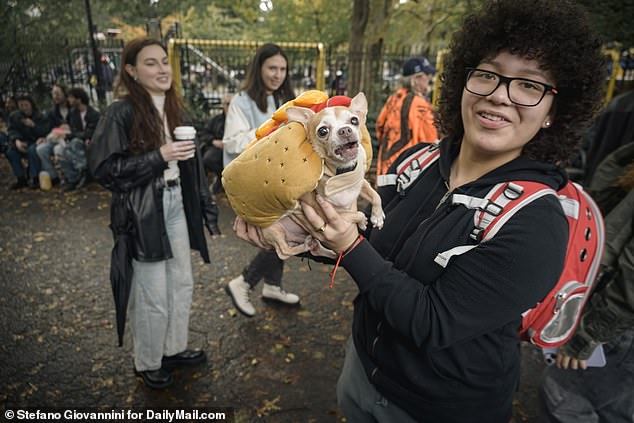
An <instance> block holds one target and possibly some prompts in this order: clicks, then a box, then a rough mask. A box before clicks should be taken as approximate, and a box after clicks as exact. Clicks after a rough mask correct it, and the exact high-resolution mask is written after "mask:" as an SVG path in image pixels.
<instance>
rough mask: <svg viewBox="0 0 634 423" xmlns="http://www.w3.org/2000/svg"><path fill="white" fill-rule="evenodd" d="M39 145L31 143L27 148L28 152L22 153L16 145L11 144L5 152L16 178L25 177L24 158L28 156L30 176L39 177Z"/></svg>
mask: <svg viewBox="0 0 634 423" xmlns="http://www.w3.org/2000/svg"><path fill="white" fill-rule="evenodd" d="M36 147H37V145H36V144H31V145H29V148H28V149H27V152H26V153H22V152H21V151H18V150H17V149H16V148H15V147H14V146H10V147H9V148H8V150H7V151H6V153H5V156H6V157H7V160H9V163H10V164H11V169H12V170H13V174H14V175H15V177H16V178H24V177H26V176H27V175H25V172H24V168H23V167H22V159H23V158H26V159H27V162H28V170H29V174H28V176H29V177H30V178H37V177H38V176H39V173H40V168H41V165H40V158H39V157H38V155H37V149H36Z"/></svg>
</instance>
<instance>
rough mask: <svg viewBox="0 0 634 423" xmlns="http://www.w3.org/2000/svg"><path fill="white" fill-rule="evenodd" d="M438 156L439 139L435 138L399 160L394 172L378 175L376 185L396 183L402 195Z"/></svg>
mask: <svg viewBox="0 0 634 423" xmlns="http://www.w3.org/2000/svg"><path fill="white" fill-rule="evenodd" d="M439 157H440V141H439V140H436V141H434V142H433V143H430V144H428V145H425V146H424V147H423V148H421V149H420V150H417V151H415V152H413V153H412V154H410V155H409V156H407V157H405V159H403V160H401V163H400V164H399V165H398V166H397V167H396V173H388V174H386V175H379V176H378V177H377V186H379V187H383V186H387V185H396V190H397V191H398V193H399V194H401V195H402V194H403V193H404V191H405V190H406V189H407V188H408V187H409V186H410V185H412V183H414V181H415V180H416V179H417V178H418V177H419V176H420V174H421V173H423V172H424V171H425V170H426V169H427V168H428V167H429V166H431V165H432V164H434V162H436V160H438V158H439Z"/></svg>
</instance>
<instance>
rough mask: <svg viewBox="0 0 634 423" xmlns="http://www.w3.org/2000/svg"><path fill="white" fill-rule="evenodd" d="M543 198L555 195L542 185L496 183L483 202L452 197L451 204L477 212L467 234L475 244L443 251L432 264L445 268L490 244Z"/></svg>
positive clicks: (534, 183)
mask: <svg viewBox="0 0 634 423" xmlns="http://www.w3.org/2000/svg"><path fill="white" fill-rule="evenodd" d="M545 195H555V196H557V192H556V191H555V190H554V189H552V188H549V187H548V186H546V185H544V184H541V183H538V182H532V181H515V182H502V183H499V184H497V185H495V186H494V187H493V188H491V190H489V192H488V193H487V194H486V196H485V197H484V198H478V197H472V196H469V195H463V194H453V195H452V196H451V197H452V198H451V201H452V204H455V205H462V206H464V207H466V208H468V209H475V210H476V212H475V213H474V215H473V230H472V231H471V233H470V234H469V237H470V238H471V239H472V240H474V241H475V242H476V244H472V245H461V246H458V247H454V248H451V249H449V250H447V251H443V252H441V253H439V254H438V255H437V256H436V258H435V259H434V261H435V262H436V263H437V264H439V265H440V266H442V267H446V266H447V264H448V263H449V260H450V259H451V258H452V257H454V256H458V255H461V254H464V253H466V252H468V251H471V250H472V249H474V248H476V247H477V246H478V245H479V244H480V243H481V242H485V241H488V240H490V239H491V238H493V237H494V236H495V234H497V233H498V232H499V230H500V229H502V227H503V226H504V224H505V223H506V222H508V221H509V219H511V218H512V217H513V216H514V215H515V213H517V212H518V211H520V210H521V209H522V208H523V207H524V206H526V205H528V204H530V203H532V202H533V201H535V200H536V199H538V198H541V197H543V196H545Z"/></svg>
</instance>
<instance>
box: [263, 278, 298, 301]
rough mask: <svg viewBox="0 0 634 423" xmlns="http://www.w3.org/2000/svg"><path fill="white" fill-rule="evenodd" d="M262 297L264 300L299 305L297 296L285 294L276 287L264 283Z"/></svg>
mask: <svg viewBox="0 0 634 423" xmlns="http://www.w3.org/2000/svg"><path fill="white" fill-rule="evenodd" d="M262 297H263V298H264V299H265V300H274V301H279V302H281V303H284V304H288V305H297V304H299V297H298V296H297V295H295V294H291V293H290V292H286V291H284V290H283V289H282V288H280V287H279V286H277V285H269V284H268V283H266V282H264V286H263V287H262Z"/></svg>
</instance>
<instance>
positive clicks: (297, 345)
mask: <svg viewBox="0 0 634 423" xmlns="http://www.w3.org/2000/svg"><path fill="white" fill-rule="evenodd" d="M11 179H12V176H10V171H9V168H8V165H7V163H6V161H5V160H1V163H0V181H3V183H2V185H3V186H2V187H0V290H1V292H2V295H1V296H0V315H2V319H1V320H0V324H1V325H2V327H1V329H0V411H2V413H3V414H4V410H8V409H16V408H23V407H40V408H41V407H49V406H57V407H64V408H81V407H91V408H95V407H102V408H104V409H105V410H110V409H144V408H148V407H150V408H156V409H158V408H163V407H171V408H178V407H206V408H209V407H232V408H234V409H235V421H236V422H301V423H306V422H341V421H343V420H342V416H341V414H340V412H339V411H338V409H337V404H336V398H335V384H336V380H337V376H338V373H339V370H340V368H341V365H342V362H343V349H344V343H345V340H346V339H347V337H348V335H349V333H350V324H351V315H352V301H353V299H354V296H355V293H356V289H355V286H354V283H353V282H352V281H351V280H350V279H349V277H348V276H347V274H346V272H343V271H340V272H338V273H337V277H336V279H335V283H334V287H333V289H330V288H329V287H328V285H329V276H328V272H329V271H330V266H325V265H320V264H317V263H314V262H310V263H308V262H307V261H301V260H299V259H290V260H288V262H287V266H286V268H285V273H284V281H285V282H284V286H285V288H286V289H287V290H288V291H291V292H295V293H297V294H299V295H300V297H301V299H302V306H301V308H298V309H297V308H284V307H271V306H269V305H266V304H265V303H263V302H262V301H261V300H260V299H259V292H260V289H261V287H257V288H256V292H254V295H253V298H255V299H256V300H255V304H256V307H257V310H258V314H257V315H256V317H254V318H253V319H247V318H245V317H243V316H241V315H240V314H238V313H236V311H235V309H234V308H233V307H232V304H231V302H230V300H229V299H228V297H227V296H226V294H225V293H224V290H223V286H224V284H225V283H226V282H227V281H228V280H230V279H231V278H233V277H234V276H236V275H237V274H238V273H239V272H240V271H241V269H242V267H243V266H244V265H245V264H246V263H247V262H248V261H249V259H250V258H251V257H252V256H253V255H254V254H255V252H256V250H255V249H254V248H253V247H251V246H249V245H247V244H246V243H244V242H241V241H239V240H237V239H236V238H235V237H234V236H233V233H232V231H231V222H232V219H233V213H232V212H231V210H230V208H229V207H228V204H227V202H226V199H225V198H224V197H223V196H221V197H220V198H219V205H220V208H221V222H220V226H221V229H222V230H223V233H224V234H225V235H224V236H223V238H221V239H218V240H209V247H210V250H211V256H212V264H210V265H204V264H203V263H202V260H200V258H199V256H198V255H196V254H194V255H193V256H192V257H193V258H194V260H193V261H194V279H195V291H194V303H193V310H192V316H191V336H190V345H191V346H192V347H194V348H202V349H205V350H206V351H207V352H208V355H209V358H210V361H209V362H208V363H207V364H206V365H205V366H202V367H200V368H198V369H194V370H179V371H176V372H175V379H176V382H175V384H174V386H173V387H171V388H170V389H168V390H166V391H163V392H156V391H152V390H149V389H147V388H145V387H144V386H143V385H141V384H140V383H138V382H137V380H136V379H135V378H134V376H133V373H132V359H131V340H130V338H129V333H127V334H126V341H125V345H124V347H123V348H118V347H117V344H116V334H115V329H114V327H113V323H114V309H113V303H112V296H111V291H110V282H109V280H108V269H109V256H110V249H111V247H112V239H111V235H110V232H109V229H108V227H107V225H108V221H109V209H108V202H109V193H107V192H105V191H103V190H102V189H100V188H99V187H98V186H97V185H96V184H91V185H89V186H88V187H87V188H86V189H84V190H81V191H79V192H74V193H70V194H63V193H61V192H58V191H57V190H54V191H49V192H41V191H32V190H22V191H19V192H12V191H9V190H8V189H7V187H6V186H7V184H6V183H5V182H6V181H10V180H11ZM525 353H526V354H524V368H523V372H524V378H523V385H522V390H521V392H520V393H519V395H518V398H519V399H518V400H517V401H516V407H515V415H516V421H517V422H537V419H536V417H535V407H534V399H535V386H536V384H537V382H538V377H539V374H540V372H541V369H542V364H541V362H540V361H539V356H538V355H537V353H536V351H534V350H533V349H532V348H531V347H530V346H525ZM0 420H2V419H0Z"/></svg>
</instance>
